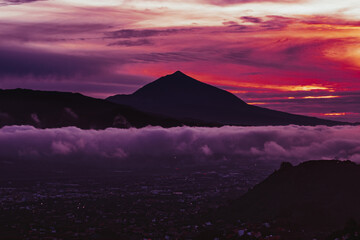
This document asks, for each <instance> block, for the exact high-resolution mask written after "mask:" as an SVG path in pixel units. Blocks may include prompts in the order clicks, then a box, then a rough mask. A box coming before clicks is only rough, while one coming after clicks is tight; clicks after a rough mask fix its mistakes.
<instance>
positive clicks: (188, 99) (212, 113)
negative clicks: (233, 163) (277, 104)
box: [107, 71, 346, 126]
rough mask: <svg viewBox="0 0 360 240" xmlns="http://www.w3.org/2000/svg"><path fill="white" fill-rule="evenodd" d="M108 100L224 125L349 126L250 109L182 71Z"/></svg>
mask: <svg viewBox="0 0 360 240" xmlns="http://www.w3.org/2000/svg"><path fill="white" fill-rule="evenodd" d="M107 100H109V101H110V102H114V103H120V104H125V105H129V106H132V107H134V108H136V109H139V110H141V111H145V112H153V113H158V114H164V115H167V116H171V117H175V118H180V119H198V120H202V121H206V122H216V123H219V124H223V125H245V126H264V125H288V124H297V125H330V126H332V125H340V124H342V125H343V124H346V123H343V122H336V121H330V120H324V119H319V118H315V117H306V116H301V115H295V114H289V113H285V112H280V111H274V110H270V109H266V108H261V107H257V106H252V105H248V104H246V103H245V102H244V101H242V100H241V99H240V98H238V97H236V96H235V95H233V94H231V93H229V92H227V91H225V90H222V89H219V88H216V87H214V86H211V85H208V84H205V83H202V82H200V81H198V80H196V79H194V78H191V77H189V76H187V75H185V74H184V73H182V72H180V71H177V72H175V73H173V74H171V75H167V76H164V77H161V78H159V79H158V80H156V81H154V82H151V83H149V84H147V85H145V86H144V87H142V88H140V89H139V90H137V91H136V92H134V93H133V94H131V95H115V96H111V97H109V98H107Z"/></svg>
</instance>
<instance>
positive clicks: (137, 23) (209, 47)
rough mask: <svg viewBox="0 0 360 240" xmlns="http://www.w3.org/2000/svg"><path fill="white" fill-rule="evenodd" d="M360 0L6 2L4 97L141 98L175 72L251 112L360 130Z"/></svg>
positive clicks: (0, 54)
mask: <svg viewBox="0 0 360 240" xmlns="http://www.w3.org/2000/svg"><path fill="white" fill-rule="evenodd" d="M359 12H360V4H359V2H358V1H357V0H343V1H335V0H267V1H263V0H192V1H190V0H182V1H180V0H179V1H177V0H175V1H160V0H159V1H153V0H152V1H146V0H122V1H119V0H117V1H116V0H103V1H85V0H48V1H46V0H41V1H36V0H5V1H4V0H3V1H1V0H0V88H18V87H21V88H31V89H40V90H59V91H72V92H81V93H83V94H86V95H90V96H95V97H101V98H103V97H107V96H109V95H113V94H118V93H131V92H133V91H135V90H136V89H138V88H139V87H141V86H142V85H144V84H146V83H148V82H150V81H153V80H155V79H157V78H158V77H160V76H163V75H166V74H170V73H172V72H174V71H176V70H181V71H183V72H184V73H186V74H188V75H190V76H192V77H194V78H196V79H198V80H200V81H203V82H206V83H209V84H212V85H215V86H217V87H220V88H223V89H226V90H228V91H230V92H232V93H234V94H236V95H237V96H239V97H240V98H242V99H243V100H245V101H246V102H248V103H253V104H258V105H259V106H262V107H268V108H273V109H277V110H283V111H287V112H292V113H299V114H306V115H312V116H318V117H324V118H328V119H337V120H347V121H360V112H359V109H360V15H359V14H358V13H359Z"/></svg>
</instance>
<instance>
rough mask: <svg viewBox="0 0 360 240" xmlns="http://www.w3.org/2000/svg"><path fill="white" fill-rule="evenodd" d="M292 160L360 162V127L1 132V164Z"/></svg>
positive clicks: (13, 129)
mask: <svg viewBox="0 0 360 240" xmlns="http://www.w3.org/2000/svg"><path fill="white" fill-rule="evenodd" d="M7 159H12V160H16V159H22V160H31V159H42V160H44V159H45V160H54V159H60V160H71V161H77V160H79V159H82V160H95V161H97V160H98V161H106V160H112V161H119V162H121V161H141V160H144V159H153V160H154V159H155V160H156V159H162V161H175V160H176V161H179V159H186V160H191V161H195V162H196V161H199V162H200V161H202V162H206V161H227V160H235V161H241V160H251V161H291V162H294V163H297V162H302V161H307V160H320V159H339V160H352V161H355V162H360V127H357V126H337V127H326V126H316V127H304V126H267V127H231V126H225V127H221V128H200V127H176V128H161V127H145V128H142V129H135V128H131V129H114V128H109V129H106V130H82V129H78V128H75V127H66V128H58V129H36V128H34V127H31V126H6V127H3V128H1V129H0V161H1V160H7Z"/></svg>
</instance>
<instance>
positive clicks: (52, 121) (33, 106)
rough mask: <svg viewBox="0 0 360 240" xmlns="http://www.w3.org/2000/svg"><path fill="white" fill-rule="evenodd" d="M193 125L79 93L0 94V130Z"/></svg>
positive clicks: (29, 91) (37, 92) (14, 90)
mask: <svg viewBox="0 0 360 240" xmlns="http://www.w3.org/2000/svg"><path fill="white" fill-rule="evenodd" d="M197 124H199V123H196V122H190V121H179V120H176V119H174V118H169V117H163V116H158V115H156V114H150V113H144V112H141V111H139V110H135V109H133V108H132V107H128V106H124V105H119V104H115V103H111V102H109V101H106V100H102V99H95V98H91V97H86V96H83V95H81V94H79V93H67V92H50V91H34V90H26V89H13V90H0V127H2V126H5V125H32V126H35V127H38V128H56V127H66V126H76V127H79V128H83V129H104V128H108V127H118V128H128V127H144V126H147V125H156V126H163V127H174V126H182V125H190V126H193V125H197ZM200 125H201V123H200Z"/></svg>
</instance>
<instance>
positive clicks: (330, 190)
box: [216, 160, 360, 239]
mask: <svg viewBox="0 0 360 240" xmlns="http://www.w3.org/2000/svg"><path fill="white" fill-rule="evenodd" d="M359 182H360V166H359V165H357V164H355V163H353V162H350V161H345V162H342V161H335V160H334V161H324V160H323V161H309V162H305V163H302V164H300V165H298V166H295V167H293V166H292V165H291V164H290V163H287V164H283V165H282V167H281V168H280V170H278V171H275V172H274V173H273V174H272V175H270V176H269V177H268V178H267V179H266V180H264V181H263V182H261V183H260V184H258V185H256V186H255V187H254V188H253V189H251V190H249V191H248V192H247V193H246V194H245V195H244V196H242V197H241V198H239V199H238V200H235V201H233V202H232V203H231V204H230V206H228V207H226V208H224V209H221V210H220V211H219V213H218V215H217V216H216V218H218V219H224V220H226V221H230V222H231V221H239V220H240V221H241V222H246V223H269V222H271V223H274V222H276V224H277V225H278V226H281V227H282V228H285V229H291V231H292V232H294V231H298V232H300V233H301V232H303V233H318V235H317V237H319V235H320V236H321V235H322V237H323V238H325V237H326V236H329V234H330V233H331V232H333V231H334V230H336V229H342V228H343V227H344V225H345V223H346V222H349V220H350V222H351V221H354V222H355V221H357V222H359V221H360V205H359V202H360V188H359V187H358V185H357V183H359ZM351 219H352V220H351ZM352 226H353V227H352V230H353V229H354V228H355V226H356V224H352ZM340 233H341V231H340ZM313 237H315V236H313ZM323 238H318V239H323ZM289 239H290V238H289ZM300 239H305V238H300ZM332 239H335V238H332ZM340 239H341V238H340ZM351 239H355V238H351ZM356 239H359V238H356Z"/></svg>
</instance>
